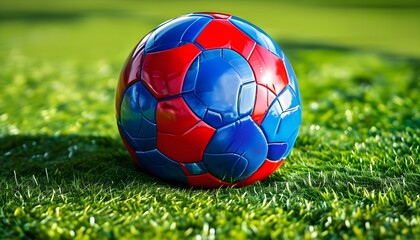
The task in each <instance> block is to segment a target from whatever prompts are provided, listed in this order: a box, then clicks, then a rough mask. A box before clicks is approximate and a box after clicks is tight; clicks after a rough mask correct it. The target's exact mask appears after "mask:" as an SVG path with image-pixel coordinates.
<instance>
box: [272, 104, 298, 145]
mask: <svg viewBox="0 0 420 240" xmlns="http://www.w3.org/2000/svg"><path fill="white" fill-rule="evenodd" d="M281 118H282V120H281V124H280V128H279V129H277V135H276V138H275V139H276V142H285V141H286V140H288V139H289V138H290V136H291V135H292V133H294V132H295V131H296V130H297V129H299V127H300V123H301V121H302V111H301V108H300V107H299V106H298V107H295V108H293V109H291V110H289V111H287V112H283V113H282V114H281ZM289 145H291V144H289Z"/></svg>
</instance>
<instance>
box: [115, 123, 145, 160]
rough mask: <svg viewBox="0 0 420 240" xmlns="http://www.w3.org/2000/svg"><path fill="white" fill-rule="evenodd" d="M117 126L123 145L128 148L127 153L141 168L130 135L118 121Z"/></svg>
mask: <svg viewBox="0 0 420 240" xmlns="http://www.w3.org/2000/svg"><path fill="white" fill-rule="evenodd" d="M117 126H118V131H119V133H120V136H121V139H122V141H123V143H124V146H125V148H126V149H127V150H128V153H129V154H130V155H131V159H133V161H134V163H135V164H136V165H137V166H138V167H140V168H143V167H142V166H141V165H140V162H139V161H138V159H137V155H136V151H135V150H134V149H133V146H135V144H133V142H132V141H131V137H130V135H129V134H128V133H127V132H126V131H125V130H124V128H123V127H122V126H121V124H120V123H118V124H117Z"/></svg>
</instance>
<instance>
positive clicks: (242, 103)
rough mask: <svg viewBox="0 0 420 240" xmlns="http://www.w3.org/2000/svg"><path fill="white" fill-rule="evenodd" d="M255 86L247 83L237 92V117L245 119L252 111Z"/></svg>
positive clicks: (252, 83)
mask: <svg viewBox="0 0 420 240" xmlns="http://www.w3.org/2000/svg"><path fill="white" fill-rule="evenodd" d="M256 91H257V85H256V84H255V82H249V83H246V84H244V85H242V86H241V89H240V90H239V100H238V102H239V104H238V106H239V110H238V112H239V115H240V116H241V117H245V116H246V115H250V114H251V112H252V110H253V109H254V104H255V98H256Z"/></svg>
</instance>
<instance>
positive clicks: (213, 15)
mask: <svg viewBox="0 0 420 240" xmlns="http://www.w3.org/2000/svg"><path fill="white" fill-rule="evenodd" d="M203 13H204V14H207V15H210V16H212V17H214V18H216V19H228V18H230V17H231V15H228V14H224V13H217V12H203Z"/></svg>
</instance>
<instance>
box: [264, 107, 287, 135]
mask: <svg viewBox="0 0 420 240" xmlns="http://www.w3.org/2000/svg"><path fill="white" fill-rule="evenodd" d="M282 112H283V111H282V110H281V107H280V102H279V101H278V100H277V99H275V100H274V101H273V103H272V104H271V106H270V107H269V108H268V111H267V113H266V114H265V116H264V119H263V121H262V122H261V128H262V130H263V132H264V133H265V136H266V137H267V140H268V142H281V141H276V136H277V134H278V132H277V129H278V128H279V127H280V123H281V113H282ZM283 142H284V141H283Z"/></svg>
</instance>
